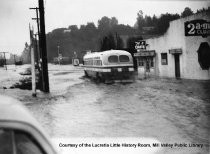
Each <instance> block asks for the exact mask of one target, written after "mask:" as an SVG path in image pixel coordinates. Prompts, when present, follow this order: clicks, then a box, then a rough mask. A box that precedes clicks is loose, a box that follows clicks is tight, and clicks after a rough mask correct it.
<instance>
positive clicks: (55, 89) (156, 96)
mask: <svg viewBox="0 0 210 154" xmlns="http://www.w3.org/2000/svg"><path fill="white" fill-rule="evenodd" d="M0 72H1V74H3V73H4V72H5V70H2V68H1V70H0ZM7 73H8V74H9V76H10V79H8V78H7V79H6V78H5V79H3V78H2V79H1V83H2V84H1V86H0V92H1V94H3V95H9V96H11V97H14V98H16V99H18V100H20V101H21V102H23V104H24V105H26V107H27V108H28V109H29V110H30V111H31V112H32V114H33V115H34V116H35V118H36V119H37V120H38V121H39V122H40V124H41V125H42V126H43V127H44V128H45V130H47V132H48V133H49V134H50V136H52V137H54V138H59V137H64V136H65V137H70V138H71V137H72V138H76V137H84V138H86V137H111V138H116V137H129V138H132V137H133V138H138V137H139V138H141V137H145V138H154V139H155V140H158V141H159V142H161V143H187V144H188V143H195V144H203V145H204V146H203V147H202V148H201V147H191V148H190V147H188V148H178V149H177V148H174V149H173V150H172V149H171V148H165V149H164V152H163V151H162V152H160V153H190V154H191V153H193V154H197V153H202V154H204V153H208V151H209V138H210V136H209V131H210V104H209V103H210V95H209V93H210V84H209V81H196V80H176V79H160V78H149V79H137V80H136V81H135V82H134V83H127V84H120V83H114V84H104V83H98V82H94V81H92V80H91V79H89V78H85V77H84V73H83V68H81V67H74V66H71V65H64V66H62V65H49V81H50V91H51V93H50V94H43V93H41V92H40V91H38V93H37V97H32V96H31V91H29V90H19V89H8V88H7V89H3V86H7V85H9V83H11V82H14V81H15V79H16V80H17V78H16V76H17V75H14V74H15V73H17V71H16V72H14V71H12V70H8V71H7ZM11 74H13V75H14V79H13V78H12V75H11Z"/></svg>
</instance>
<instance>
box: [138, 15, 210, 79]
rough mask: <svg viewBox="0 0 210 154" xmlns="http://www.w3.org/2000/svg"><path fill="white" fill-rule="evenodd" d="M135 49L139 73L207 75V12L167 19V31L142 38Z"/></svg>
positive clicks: (209, 52) (209, 36)
mask: <svg viewBox="0 0 210 154" xmlns="http://www.w3.org/2000/svg"><path fill="white" fill-rule="evenodd" d="M145 41H146V43H147V44H148V46H147V47H146V49H145V50H141V51H140V52H138V53H136V54H135V56H136V58H137V59H138V66H139V67H138V70H139V74H145V72H148V73H149V74H151V75H156V76H160V77H170V78H185V79H201V80H209V79H210V13H209V12H204V13H200V14H195V15H192V16H188V17H185V18H181V19H178V20H174V21H171V22H170V26H169V28H168V30H167V32H166V33H165V34H164V35H162V36H159V37H154V38H150V39H146V40H145Z"/></svg>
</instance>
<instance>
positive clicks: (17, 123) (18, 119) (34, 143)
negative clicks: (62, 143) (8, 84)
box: [0, 95, 57, 154]
mask: <svg viewBox="0 0 210 154" xmlns="http://www.w3.org/2000/svg"><path fill="white" fill-rule="evenodd" d="M56 153H57V152H56V150H55V149H54V147H53V146H52V144H51V141H50V139H49V137H48V136H47V135H46V133H45V132H44V130H43V129H42V128H41V126H40V125H39V123H38V122H37V121H36V120H35V119H34V118H33V117H32V115H31V114H30V113H29V112H28V110H27V109H26V108H25V107H24V106H23V105H21V104H20V103H19V102H18V101H17V100H15V99H12V98H10V97H6V96H1V95H0V154H56Z"/></svg>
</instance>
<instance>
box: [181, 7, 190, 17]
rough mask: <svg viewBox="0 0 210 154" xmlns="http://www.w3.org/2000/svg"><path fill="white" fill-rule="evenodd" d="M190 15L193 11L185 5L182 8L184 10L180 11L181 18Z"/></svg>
mask: <svg viewBox="0 0 210 154" xmlns="http://www.w3.org/2000/svg"><path fill="white" fill-rule="evenodd" d="M191 15H193V11H192V10H191V8H189V7H186V8H185V9H184V11H183V12H182V13H181V17H182V18H184V17H187V16H191Z"/></svg>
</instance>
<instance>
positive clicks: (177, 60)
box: [174, 54, 180, 79]
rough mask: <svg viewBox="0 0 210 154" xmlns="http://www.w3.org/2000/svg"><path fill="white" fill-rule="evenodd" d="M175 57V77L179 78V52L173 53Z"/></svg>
mask: <svg viewBox="0 0 210 154" xmlns="http://www.w3.org/2000/svg"><path fill="white" fill-rule="evenodd" d="M174 59H175V77H176V78H178V79H179V78H180V60H179V54H174Z"/></svg>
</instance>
